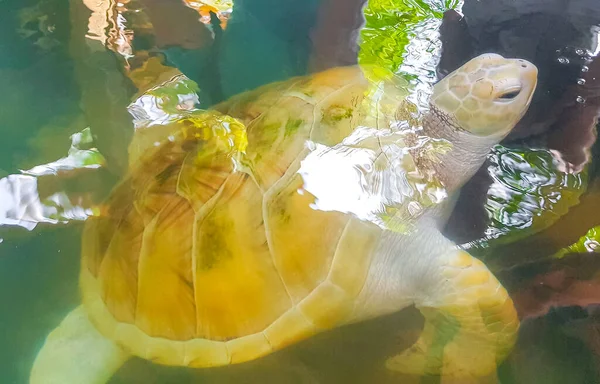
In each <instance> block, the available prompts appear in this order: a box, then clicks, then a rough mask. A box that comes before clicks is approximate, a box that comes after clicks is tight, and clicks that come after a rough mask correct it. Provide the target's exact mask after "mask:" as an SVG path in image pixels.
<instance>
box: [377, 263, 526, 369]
mask: <svg viewBox="0 0 600 384" xmlns="http://www.w3.org/2000/svg"><path fill="white" fill-rule="evenodd" d="M444 268H445V270H443V271H442V274H443V276H444V277H445V278H446V279H445V283H444V284H442V285H441V286H440V287H436V288H437V289H439V291H438V292H439V294H437V295H435V294H434V295H433V296H432V297H430V298H428V299H427V300H424V302H423V303H417V308H419V310H420V311H421V313H422V314H423V316H424V317H425V326H424V328H423V331H422V333H421V336H420V337H419V339H418V340H417V341H416V342H415V344H414V345H412V346H411V347H410V348H409V349H407V350H405V351H403V352H402V353H401V354H399V355H396V356H393V357H391V358H390V359H388V360H387V362H386V366H387V367H388V368H389V369H391V370H393V371H399V372H402V373H406V374H415V375H440V376H444V377H463V378H466V377H482V376H487V375H489V374H490V373H492V372H494V371H495V370H496V368H497V365H498V364H499V363H501V362H502V360H503V359H504V358H505V357H506V356H507V355H508V353H509V352H510V350H511V348H512V346H513V345H514V342H515V339H516V334H517V330H518V324H519V322H518V318H517V314H516V311H515V309H514V306H513V303H512V300H511V299H510V297H509V296H508V294H507V292H506V290H505V289H504V288H503V287H502V286H501V285H500V283H499V282H498V280H496V278H495V277H494V276H493V275H492V274H491V272H489V270H488V269H487V268H486V267H485V265H484V264H483V263H482V262H481V261H479V260H477V259H475V258H473V257H471V256H470V255H468V254H467V253H466V252H460V253H459V254H458V256H457V257H456V258H451V260H450V263H449V264H448V265H445V266H444ZM419 304H421V305H419Z"/></svg>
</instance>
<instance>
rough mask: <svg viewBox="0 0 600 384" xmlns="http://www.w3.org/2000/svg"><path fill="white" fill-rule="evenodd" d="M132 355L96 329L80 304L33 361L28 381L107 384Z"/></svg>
mask: <svg viewBox="0 0 600 384" xmlns="http://www.w3.org/2000/svg"><path fill="white" fill-rule="evenodd" d="M129 357H130V355H129V354H128V353H127V352H125V351H123V350H122V349H121V348H120V347H119V346H117V345H116V344H115V343H113V342H112V341H110V340H108V339H107V338H105V337H104V336H102V335H101V334H100V333H99V332H98V331H97V330H96V328H95V327H94V326H93V325H92V324H91V323H90V321H89V320H88V317H87V314H86V313H85V311H84V309H83V307H81V306H80V307H78V308H76V309H75V310H73V311H72V312H71V313H69V314H68V315H67V317H66V318H65V319H64V320H63V321H62V322H61V323H60V325H59V326H58V327H57V328H56V329H55V330H54V331H52V332H51V333H50V335H48V338H47V339H46V342H45V343H44V345H43V346H42V349H41V350H40V351H39V353H38V355H37V357H36V359H35V362H34V363H33V368H32V369H31V376H30V378H29V383H30V384H68V383H77V384H104V383H106V382H107V381H108V380H109V379H110V377H111V376H112V375H113V374H114V373H115V372H116V371H117V369H119V367H121V365H123V363H125V362H126V361H127V359H129Z"/></svg>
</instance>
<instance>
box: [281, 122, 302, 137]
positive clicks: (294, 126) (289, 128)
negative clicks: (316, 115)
mask: <svg viewBox="0 0 600 384" xmlns="http://www.w3.org/2000/svg"><path fill="white" fill-rule="evenodd" d="M302 123H304V120H302V119H291V118H290V119H288V121H287V123H286V124H285V134H284V137H290V136H292V135H294V134H295V133H296V132H297V131H298V128H300V126H301V125H302Z"/></svg>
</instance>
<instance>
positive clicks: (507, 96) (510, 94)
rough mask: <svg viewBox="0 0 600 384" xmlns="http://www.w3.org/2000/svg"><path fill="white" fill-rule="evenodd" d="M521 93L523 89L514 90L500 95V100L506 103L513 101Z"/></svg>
mask: <svg viewBox="0 0 600 384" xmlns="http://www.w3.org/2000/svg"><path fill="white" fill-rule="evenodd" d="M519 93H521V88H519V89H512V90H510V91H508V92H505V93H503V94H502V95H500V97H498V99H500V100H505V101H508V100H512V99H514V98H515V97H517V96H519Z"/></svg>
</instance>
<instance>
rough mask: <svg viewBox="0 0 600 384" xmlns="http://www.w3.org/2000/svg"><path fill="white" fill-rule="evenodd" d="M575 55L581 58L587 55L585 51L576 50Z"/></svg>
mask: <svg viewBox="0 0 600 384" xmlns="http://www.w3.org/2000/svg"><path fill="white" fill-rule="evenodd" d="M575 53H576V54H578V55H579V56H583V55H585V51H584V50H583V49H576V50H575Z"/></svg>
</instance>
